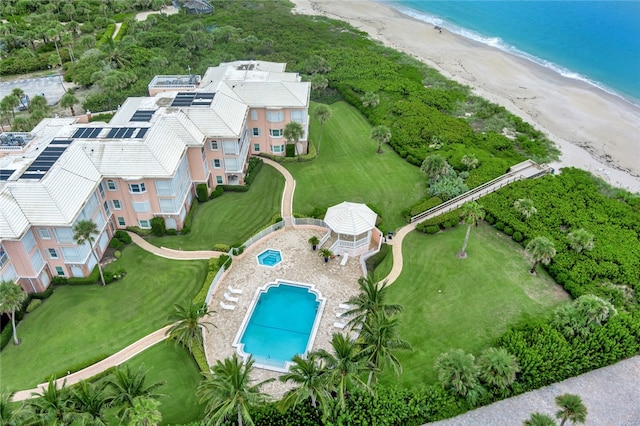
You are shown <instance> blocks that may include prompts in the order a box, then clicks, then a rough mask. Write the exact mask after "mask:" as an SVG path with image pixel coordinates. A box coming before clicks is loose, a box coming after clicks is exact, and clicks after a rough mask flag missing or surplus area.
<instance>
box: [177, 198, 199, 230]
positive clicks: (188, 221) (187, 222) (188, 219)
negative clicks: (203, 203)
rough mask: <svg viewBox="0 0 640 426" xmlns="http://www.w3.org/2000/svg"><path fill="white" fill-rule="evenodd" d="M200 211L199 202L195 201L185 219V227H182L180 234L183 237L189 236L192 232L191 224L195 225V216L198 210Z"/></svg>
mask: <svg viewBox="0 0 640 426" xmlns="http://www.w3.org/2000/svg"><path fill="white" fill-rule="evenodd" d="M197 209H198V200H193V203H192V204H191V208H190V209H189V213H187V217H186V218H185V219H184V225H182V230H181V231H180V233H181V234H182V235H187V234H189V233H190V232H191V224H192V223H193V216H194V215H195V214H196V210H197Z"/></svg>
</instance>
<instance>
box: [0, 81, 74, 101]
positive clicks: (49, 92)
mask: <svg viewBox="0 0 640 426" xmlns="http://www.w3.org/2000/svg"><path fill="white" fill-rule="evenodd" d="M15 87H19V88H21V89H22V90H23V91H24V93H26V94H27V95H29V97H30V98H31V97H33V96H36V95H42V94H44V97H45V98H46V99H47V103H48V104H49V105H55V104H57V103H58V102H59V101H60V98H61V97H62V95H64V87H63V85H62V76H60V75H53V76H49V77H34V78H18V79H16V80H11V81H2V82H0V99H2V98H4V97H5V96H7V95H9V94H11V91H12V90H13V89H14V88H15Z"/></svg>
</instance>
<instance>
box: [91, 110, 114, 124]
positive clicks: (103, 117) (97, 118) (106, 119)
mask: <svg viewBox="0 0 640 426" xmlns="http://www.w3.org/2000/svg"><path fill="white" fill-rule="evenodd" d="M114 115H115V113H111V112H105V113H102V114H96V115H92V116H91V118H90V119H89V122H90V123H91V122H93V121H104V122H105V123H108V122H109V121H110V120H111V119H112V118H113V116H114Z"/></svg>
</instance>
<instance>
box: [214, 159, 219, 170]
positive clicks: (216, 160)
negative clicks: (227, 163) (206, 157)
mask: <svg viewBox="0 0 640 426" xmlns="http://www.w3.org/2000/svg"><path fill="white" fill-rule="evenodd" d="M213 168H214V169H219V168H220V160H219V159H217V158H216V159H215V160H213Z"/></svg>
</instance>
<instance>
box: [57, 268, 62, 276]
mask: <svg viewBox="0 0 640 426" xmlns="http://www.w3.org/2000/svg"><path fill="white" fill-rule="evenodd" d="M56 274H58V275H60V276H64V269H62V266H56Z"/></svg>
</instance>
